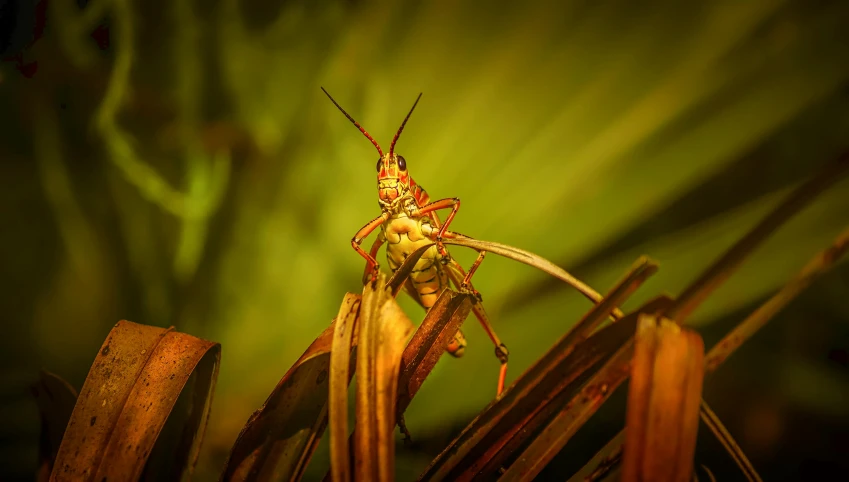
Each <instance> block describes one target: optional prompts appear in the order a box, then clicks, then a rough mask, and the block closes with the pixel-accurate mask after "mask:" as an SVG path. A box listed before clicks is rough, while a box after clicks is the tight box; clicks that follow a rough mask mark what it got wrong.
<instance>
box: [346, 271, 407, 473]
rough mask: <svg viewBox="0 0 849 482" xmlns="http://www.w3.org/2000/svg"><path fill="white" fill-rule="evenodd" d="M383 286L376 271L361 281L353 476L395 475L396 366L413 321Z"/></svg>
mask: <svg viewBox="0 0 849 482" xmlns="http://www.w3.org/2000/svg"><path fill="white" fill-rule="evenodd" d="M375 286H379V287H380V288H374V287H375ZM385 286H386V278H385V276H384V275H383V274H382V273H381V274H380V275H379V276H378V278H377V280H376V282H375V283H373V284H370V285H368V286H367V287H366V290H365V291H364V292H363V302H362V306H361V307H360V319H359V345H358V347H357V391H356V399H357V406H356V414H357V418H356V429H355V438H354V460H355V464H354V474H355V480H357V481H390V480H393V477H394V469H395V463H394V462H395V440H394V436H393V435H394V428H395V400H396V394H397V384H398V372H399V369H400V363H401V355H402V353H403V351H404V346H405V345H406V342H407V339H408V338H409V336H410V334H411V333H412V332H413V323H412V322H411V321H410V319H409V318H407V315H405V314H404V312H403V310H401V307H400V306H398V303H397V302H396V301H395V298H394V297H393V296H392V293H391V290H390V289H389V288H388V287H386V288H384V287H385Z"/></svg>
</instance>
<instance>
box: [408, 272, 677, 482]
mask: <svg viewBox="0 0 849 482" xmlns="http://www.w3.org/2000/svg"><path fill="white" fill-rule="evenodd" d="M653 266H654V265H653V263H651V262H649V261H648V260H645V259H641V260H640V261H639V262H638V263H636V265H635V267H634V269H633V270H632V271H631V272H629V273H628V274H627V275H626V276H625V277H624V278H623V279H622V280H621V281H620V282H619V283H618V284H617V285H616V286H615V287H614V288H613V289H612V290H611V292H610V293H609V294H608V296H607V297H606V298H605V299H603V300H602V302H601V303H599V304H598V305H596V306H594V307H593V308H592V309H591V310H590V311H589V312H588V313H587V314H586V315H585V317H584V318H583V319H582V320H581V322H579V323H578V325H576V327H574V328H573V329H572V330H570V332H569V333H567V334H566V335H564V336H563V337H562V338H561V339H560V340H558V341H557V343H555V344H554V346H553V347H552V348H551V349H549V351H548V352H546V354H545V355H543V357H542V358H540V360H538V361H537V362H536V363H535V364H534V365H533V366H532V367H531V368H529V369H528V370H527V371H526V372H525V373H524V374H522V376H520V377H519V378H518V379H517V380H516V381H515V382H514V383H513V385H511V386H510V387H509V388H508V389H507V390H506V391H505V392H504V394H503V395H502V397H501V398H499V399H497V400H495V401H493V402H492V403H491V404H490V405H489V406H488V407H487V408H486V409H485V410H484V411H483V412H482V413H481V414H480V415H478V416H477V417H476V418H475V419H474V420H473V421H472V422H471V423H470V424H469V425H468V426H467V427H466V428H465V429H464V430H463V432H462V433H461V434H460V435H459V436H458V437H457V438H455V439H454V440H453V441H452V443H451V444H450V445H449V446H448V447H447V448H446V449H445V450H444V451H443V452H442V453H441V454H440V455H439V456H438V457H437V458H436V459H435V460H434V461H433V462H432V463H431V465H430V467H428V469H427V470H426V471H425V473H424V474H422V476H421V477H420V480H443V479H454V480H462V477H460V473H461V472H462V473H463V474H464V475H463V477H471V476H473V475H474V474H477V473H478V471H479V470H480V469H482V468H483V467H484V465H486V464H487V463H489V462H490V461H491V459H493V458H494V457H495V455H496V454H497V453H498V452H499V450H501V449H502V448H503V447H504V446H505V444H507V443H508V442H511V441H514V440H516V441H518V440H519V439H522V437H524V436H527V435H528V431H527V430H526V424H527V423H529V422H531V421H533V420H534V417H535V416H536V415H537V414H539V413H540V412H541V411H544V410H546V409H550V407H549V406H548V404H549V403H550V402H552V401H553V400H554V399H556V398H557V396H558V394H560V393H561V392H563V391H564V390H566V389H567V387H570V386H574V383H576V381H580V380H581V377H582V376H584V374H585V373H586V372H587V370H590V369H591V368H592V367H593V366H595V365H596V364H597V363H599V362H601V361H603V360H604V359H605V358H606V357H608V356H609V355H610V354H611V353H613V352H614V351H616V350H617V349H618V348H619V347H620V346H621V344H622V343H624V342H625V341H626V340H627V339H628V337H631V336H633V330H634V328H635V326H636V318H634V317H632V320H631V321H630V322H629V323H625V324H624V325H623V326H622V327H621V328H619V327H617V325H619V324H620V323H623V322H624V321H625V320H627V317H626V318H625V320H622V321H620V322H619V323H616V324H614V325H611V326H608V327H606V328H604V329H603V330H601V331H600V332H599V333H597V334H596V335H593V336H592V337H590V338H589V339H587V340H586V342H585V343H582V344H578V342H580V341H582V340H584V338H585V333H586V331H588V330H589V329H590V328H591V327H594V326H597V325H598V324H599V323H601V322H602V321H603V320H604V319H606V318H607V317H608V316H609V315H610V312H611V311H612V309H613V308H614V307H615V306H617V305H619V304H621V303H622V302H623V301H624V300H625V299H626V298H627V296H628V295H629V294H631V293H632V292H633V291H634V289H636V287H637V286H639V285H640V284H642V282H643V281H644V280H645V279H646V278H648V276H650V275H651V274H652V273H653V272H654V268H653ZM663 306H665V303H664V305H663ZM538 422H539V419H537V422H535V423H538ZM517 434H523V435H519V437H518V438H516V437H515V436H517ZM502 455H505V454H504V452H502Z"/></svg>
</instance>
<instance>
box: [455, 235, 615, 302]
mask: <svg viewBox="0 0 849 482" xmlns="http://www.w3.org/2000/svg"><path fill="white" fill-rule="evenodd" d="M443 243H445V244H456V245H458V246H466V247H467V248H472V249H474V250H476V251H486V252H488V253H495V254H497V255H500V256H504V257H505V258H510V259H512V260H514V261H518V262H520V263H524V264H526V265H528V266H532V267H534V268H536V269H538V270H540V271H543V272H545V273H548V274H550V275H551V276H554V277H555V278H557V279H559V280H561V281H563V282H564V283H566V284H568V285H569V286H571V287H573V288H575V289H576V290H578V292H579V293H581V294H582V295H584V296H585V297H586V298H587V299H588V300H590V301H592V302H593V303H600V302H601V295H600V294H599V293H598V292H597V291H596V290H594V289H592V288H591V287H590V286H589V285H588V284H586V283H584V282H583V281H581V280H579V279H578V278H576V277H574V276H572V275H571V274H570V273H569V272H568V271H566V270H565V269H563V268H561V267H560V266H557V265H556V264H554V263H552V262H551V261H549V260H547V259H545V258H543V257H542V256H539V255H537V254H534V253H531V252H530V251H525V250H524V249H519V248H516V247H514V246H508V245H506V244H501V243H495V242H492V241H482V240H479V239H474V238H469V237H467V236H463V237H457V238H451V239H445V240H443ZM612 315H613V318H615V319H619V318H622V317H623V316H625V315H624V314H623V313H622V311H620V310H619V308H616V309H614V310H613V311H612Z"/></svg>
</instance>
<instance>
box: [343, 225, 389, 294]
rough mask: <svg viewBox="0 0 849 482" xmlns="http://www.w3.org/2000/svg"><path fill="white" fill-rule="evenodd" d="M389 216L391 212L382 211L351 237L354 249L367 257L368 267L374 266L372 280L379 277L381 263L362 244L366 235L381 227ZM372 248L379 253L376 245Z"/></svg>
mask: <svg viewBox="0 0 849 482" xmlns="http://www.w3.org/2000/svg"><path fill="white" fill-rule="evenodd" d="M388 218H389V214H387V213H385V212H384V213H381V215H380V216H378V217H376V218H374V219H372V220H371V221H369V222H368V223H367V224H366V225H365V226H363V227H362V228H360V230H359V231H357V234H355V235H354V237H353V238H351V246H353V247H354V250H356V251H357V252H358V253H360V256H362V257H363V258H365V259H366V262H367V267H368V266H371V267H372V270H371V273H372V275H371V279H372V281H373V280H375V279H377V271H378V270H379V269H380V265H379V264H378V263H377V260H376V259H374V256H373V255H371V254H369V253H366V252H365V251H364V250H363V248H362V247H360V245H361V244H362V243H363V239H364V238H365V237H366V236H368V235H369V234H371V233H372V231H374V230H375V229H377V228H379V227H380V225H381V224H383V223H384V222H385V221H386V219H388ZM375 244H377V243H375ZM377 247H378V248H379V247H380V246H379V245H378V246H377ZM372 250H373V251H375V254H377V252H376V251H377V250H376V249H375V248H374V246H372Z"/></svg>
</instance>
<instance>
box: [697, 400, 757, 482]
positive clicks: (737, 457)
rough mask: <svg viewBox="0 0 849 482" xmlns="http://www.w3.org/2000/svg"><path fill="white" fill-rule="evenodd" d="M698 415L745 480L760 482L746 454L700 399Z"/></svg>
mask: <svg viewBox="0 0 849 482" xmlns="http://www.w3.org/2000/svg"><path fill="white" fill-rule="evenodd" d="M699 415H700V416H701V419H702V422H704V424H705V425H707V426H708V428H710V431H711V432H713V434H714V435H715V436H716V439H717V440H719V442H720V443H721V444H722V446H723V447H725V450H727V451H728V454H729V455H731V457H732V458H733V459H734V461H735V462H737V466H738V467H740V470H742V471H743V475H745V476H746V479H747V480H749V481H750V482H762V481H761V477H760V475H758V472H757V471H756V470H755V468H754V467H753V466H752V463H751V462H749V459H748V458H747V457H746V454H744V453H743V451H742V450H741V449H740V446H739V445H737V442H735V441H734V437H732V436H731V434H730V433H728V430H727V429H726V428H725V426H724V425H722V422H721V421H720V420H719V417H717V416H716V414H715V413H713V410H711V409H710V407H708V404H707V402H705V401H704V399H702V404H701V406H700V407H699Z"/></svg>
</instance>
